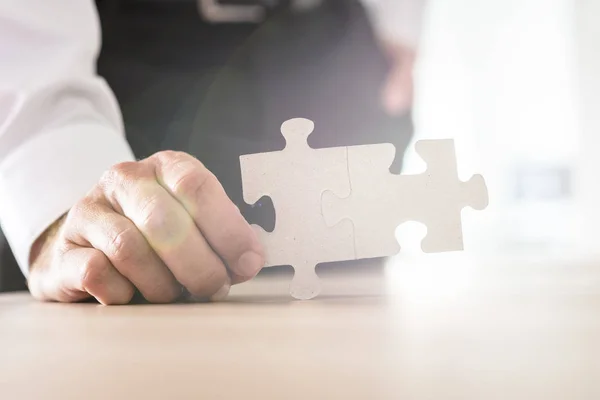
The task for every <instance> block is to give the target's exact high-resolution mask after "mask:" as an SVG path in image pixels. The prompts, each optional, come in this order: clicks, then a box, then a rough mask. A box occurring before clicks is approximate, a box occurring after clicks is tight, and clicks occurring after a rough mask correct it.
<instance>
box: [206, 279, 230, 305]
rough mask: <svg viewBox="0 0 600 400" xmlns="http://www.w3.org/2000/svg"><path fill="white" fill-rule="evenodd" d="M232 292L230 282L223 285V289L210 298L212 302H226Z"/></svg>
mask: <svg viewBox="0 0 600 400" xmlns="http://www.w3.org/2000/svg"><path fill="white" fill-rule="evenodd" d="M230 290H231V284H229V282H226V283H225V284H224V285H223V287H222V288H221V289H219V290H218V291H217V293H215V294H213V295H212V296H211V297H210V301H213V302H219V301H223V300H225V299H226V298H227V296H229V291H230Z"/></svg>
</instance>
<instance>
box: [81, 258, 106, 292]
mask: <svg viewBox="0 0 600 400" xmlns="http://www.w3.org/2000/svg"><path fill="white" fill-rule="evenodd" d="M107 274H108V265H107V264H106V262H105V260H104V257H102V256H91V257H89V258H87V259H86V260H85V261H84V262H83V265H82V266H81V285H82V287H84V288H85V289H86V290H88V289H89V288H97V287H100V286H102V285H104V284H105V283H106V278H107Z"/></svg>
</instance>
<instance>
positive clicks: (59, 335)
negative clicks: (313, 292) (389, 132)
mask: <svg viewBox="0 0 600 400" xmlns="http://www.w3.org/2000/svg"><path fill="white" fill-rule="evenodd" d="M461 257H463V256H460V255H458V256H449V258H439V259H432V258H428V257H426V258H424V260H425V261H424V262H412V261H411V262H407V263H405V264H403V265H404V266H398V265H394V266H390V267H389V268H387V269H386V270H385V271H381V270H379V271H377V270H374V271H372V272H369V273H367V272H365V271H363V270H350V271H348V272H346V273H340V271H325V272H323V273H322V275H323V277H324V282H325V292H324V295H323V296H322V297H320V298H318V299H316V300H313V301H308V302H296V301H290V299H289V298H288V297H287V296H286V289H287V283H288V279H289V277H285V276H284V277H282V276H265V277H262V278H261V277H259V278H257V279H256V280H255V281H254V282H252V283H249V284H246V285H243V286H239V287H237V288H236V289H235V290H234V292H233V293H232V296H231V298H230V300H229V301H228V302H226V303H221V304H194V305H189V304H182V305H169V306H150V305H138V306H126V307H102V306H98V305H96V304H77V305H62V304H42V303H37V302H35V301H33V300H31V299H30V298H29V296H28V295H26V294H16V295H4V296H0V344H1V346H2V347H1V350H0V352H1V353H0V398H1V399H7V400H13V399H50V400H52V399H221V398H227V399H338V398H340V399H410V400H421V399H428V400H429V399H431V400H445V399H461V400H462V399H473V400H494V399H498V400H508V399H524V400H525V399H527V400H533V399H540V400H541V399H543V400H554V399H561V400H567V399H577V400H582V399H583V400H588V399H589V400H592V399H600V268H599V267H596V266H590V265H587V266H582V265H563V266H550V265H535V264H533V265H531V264H528V265H521V264H511V263H509V264H505V265H499V264H498V265H492V264H489V263H488V264H486V263H482V262H471V261H468V260H466V259H465V258H464V257H463V258H461ZM431 260H434V261H431ZM507 265H508V266H507Z"/></svg>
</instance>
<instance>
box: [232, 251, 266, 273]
mask: <svg viewBox="0 0 600 400" xmlns="http://www.w3.org/2000/svg"><path fill="white" fill-rule="evenodd" d="M264 265H265V260H264V258H263V257H262V256H260V255H258V254H256V253H255V252H253V251H248V252H246V253H244V254H242V256H241V257H240V259H239V260H238V268H239V269H240V271H239V272H238V273H239V274H240V275H242V276H247V277H255V276H256V274H258V273H259V272H260V270H261V269H262V268H263V267H264Z"/></svg>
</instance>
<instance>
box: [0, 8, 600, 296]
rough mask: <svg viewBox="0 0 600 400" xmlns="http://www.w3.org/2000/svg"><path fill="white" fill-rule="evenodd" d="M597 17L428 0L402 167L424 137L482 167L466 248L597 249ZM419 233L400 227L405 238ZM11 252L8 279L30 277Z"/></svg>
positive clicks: (566, 253) (555, 253)
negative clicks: (480, 204)
mask: <svg viewBox="0 0 600 400" xmlns="http://www.w3.org/2000/svg"><path fill="white" fill-rule="evenodd" d="M599 19H600V1H596V0H452V1H447V0H430V1H429V2H428V4H427V7H426V13H425V22H424V29H423V36H422V39H421V46H420V50H419V56H418V61H417V68H416V74H415V84H416V90H415V93H416V98H415V107H414V122H415V128H416V133H415V136H414V138H413V141H412V143H411V146H410V147H409V149H408V150H407V153H406V160H405V168H404V172H405V173H416V172H419V171H422V170H423V169H424V168H425V165H424V163H423V162H422V161H421V160H420V159H419V158H418V156H416V154H415V153H414V150H413V147H412V144H414V142H415V141H416V140H419V139H431V138H454V139H455V140H456V146H457V156H458V164H459V176H460V177H461V178H462V179H463V180H466V179H468V178H469V177H470V176H471V175H473V174H474V173H481V174H483V176H484V177H485V178H486V181H487V184H488V189H489V195H490V206H489V207H488V209H487V210H486V211H484V212H473V211H471V210H465V211H464V213H463V215H464V219H463V222H464V237H465V247H466V249H467V253H468V254H474V255H475V254H477V255H481V256H484V257H486V258H497V259H499V260H502V259H514V258H518V259H526V260H529V261H530V262H539V263H545V262H549V261H550V262H555V261H559V262H565V261H571V260H573V261H575V260H593V261H595V260H596V257H597V253H600V246H599V240H598V238H597V230H598V227H600V207H599V205H600V184H599V177H598V172H599V171H600V157H599V155H600V24H598V21H599ZM419 235H420V236H422V235H423V230H422V227H420V226H418V225H412V224H409V225H407V226H405V227H402V228H401V229H399V230H398V236H399V238H400V239H401V240H402V241H404V240H406V241H409V242H410V241H412V242H414V238H415V237H420V236H419ZM0 242H1V243H2V246H4V247H6V244H5V243H4V241H3V238H2V237H0ZM406 251H407V252H408V253H407V254H412V253H411V252H417V251H418V249H414V248H411V247H410V246H408V247H407V249H406ZM3 254H4V255H3V259H2V260H0V270H1V274H0V290H3V291H6V290H15V289H17V288H24V282H23V278H22V277H21V274H20V272H19V271H18V268H17V267H16V266H15V265H14V262H12V261H11V260H10V258H9V256H8V255H6V254H7V252H3ZM415 254H416V253H415Z"/></svg>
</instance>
